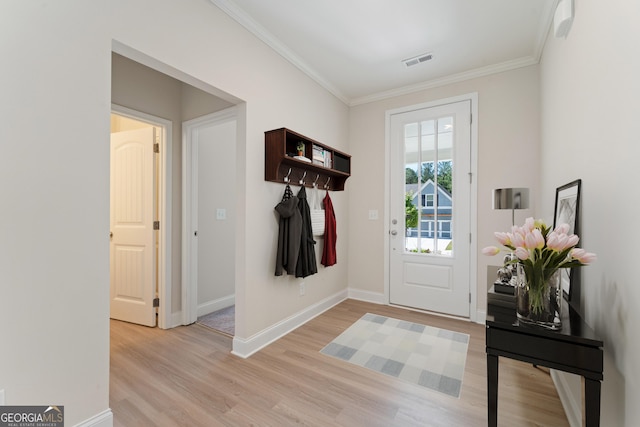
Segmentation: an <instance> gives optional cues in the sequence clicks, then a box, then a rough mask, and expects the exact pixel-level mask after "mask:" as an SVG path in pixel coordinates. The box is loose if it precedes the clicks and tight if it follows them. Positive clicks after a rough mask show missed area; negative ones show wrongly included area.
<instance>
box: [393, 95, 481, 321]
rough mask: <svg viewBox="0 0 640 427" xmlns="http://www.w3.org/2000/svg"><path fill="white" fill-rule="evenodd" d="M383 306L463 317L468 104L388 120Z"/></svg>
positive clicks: (468, 211)
mask: <svg viewBox="0 0 640 427" xmlns="http://www.w3.org/2000/svg"><path fill="white" fill-rule="evenodd" d="M389 136H390V149H391V152H390V161H391V167H390V175H391V176H390V198H389V200H390V203H391V206H390V221H391V224H390V235H389V238H390V244H389V257H390V259H389V272H390V278H389V299H390V302H391V303H393V304H399V305H404V306H408V307H413V308H420V309H424V310H429V311H435V312H440V313H446V314H451V315H456V316H463V317H468V316H469V306H470V294H469V289H470V286H469V280H470V271H469V270H470V231H471V203H470V199H471V101H461V102H456V103H451V104H446V105H441V106H437V107H430V108H422V109H417V110H414V111H409V112H403V113H398V114H392V115H391V116H390V133H389Z"/></svg>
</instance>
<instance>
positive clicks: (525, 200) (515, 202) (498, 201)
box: [493, 188, 529, 210]
mask: <svg viewBox="0 0 640 427" xmlns="http://www.w3.org/2000/svg"><path fill="white" fill-rule="evenodd" d="M493 209H511V210H514V209H529V189H528V188H497V189H495V190H493Z"/></svg>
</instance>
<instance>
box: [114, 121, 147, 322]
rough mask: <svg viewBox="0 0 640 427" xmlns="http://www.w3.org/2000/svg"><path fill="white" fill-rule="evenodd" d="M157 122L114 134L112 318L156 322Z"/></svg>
mask: <svg viewBox="0 0 640 427" xmlns="http://www.w3.org/2000/svg"><path fill="white" fill-rule="evenodd" d="M154 141H155V129H154V128H153V127H149V128H145V129H138V130H132V131H125V132H117V133H113V134H111V215H110V217H111V221H110V223H111V244H110V262H111V318H113V319H118V320H124V321H127V322H132V323H138V324H141V325H146V326H155V325H156V309H155V308H154V307H153V299H154V298H155V294H156V289H155V275H156V272H155V268H154V257H155V251H156V248H155V233H154V230H153V221H154V206H155V200H154V199H155V197H154V195H155V192H154V176H155V170H154V168H155V161H154V154H153V143H154Z"/></svg>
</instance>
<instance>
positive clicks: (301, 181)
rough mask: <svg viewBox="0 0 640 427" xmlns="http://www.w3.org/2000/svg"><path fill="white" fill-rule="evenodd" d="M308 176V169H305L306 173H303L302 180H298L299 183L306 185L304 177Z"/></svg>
mask: <svg viewBox="0 0 640 427" xmlns="http://www.w3.org/2000/svg"><path fill="white" fill-rule="evenodd" d="M305 176H307V171H304V174H303V175H302V178H300V181H298V183H299V184H300V185H304V177H305Z"/></svg>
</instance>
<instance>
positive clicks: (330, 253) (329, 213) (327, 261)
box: [320, 191, 338, 267]
mask: <svg viewBox="0 0 640 427" xmlns="http://www.w3.org/2000/svg"><path fill="white" fill-rule="evenodd" d="M322 203H323V204H324V248H323V249H322V261H320V263H321V264H322V265H324V266H325V267H329V266H332V265H334V264H335V263H336V262H337V260H336V239H337V237H338V236H337V234H336V214H335V212H334V211H333V203H332V202H331V198H330V197H329V192H328V191H327V195H326V196H324V200H323V201H322Z"/></svg>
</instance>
